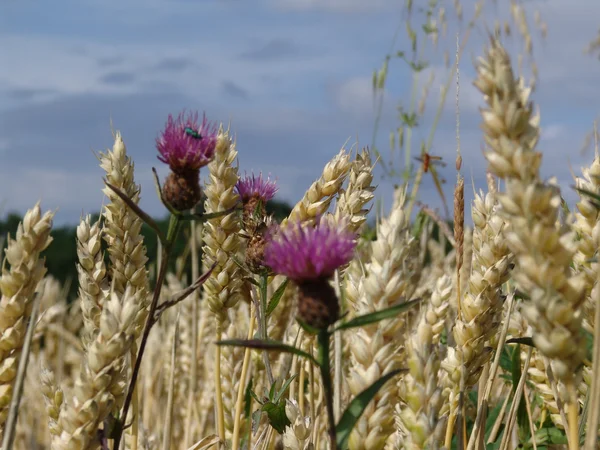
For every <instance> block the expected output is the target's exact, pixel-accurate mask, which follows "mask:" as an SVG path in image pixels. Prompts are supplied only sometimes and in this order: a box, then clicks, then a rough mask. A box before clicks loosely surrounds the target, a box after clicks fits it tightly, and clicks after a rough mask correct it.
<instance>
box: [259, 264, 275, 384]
mask: <svg viewBox="0 0 600 450" xmlns="http://www.w3.org/2000/svg"><path fill="white" fill-rule="evenodd" d="M268 281H269V280H268V275H267V274H262V275H261V276H260V311H259V312H258V317H259V318H260V337H261V339H263V340H265V341H266V340H267V338H268V336H267V284H268ZM263 359H264V363H265V368H266V369H267V378H268V379H269V383H270V384H271V385H272V384H273V383H274V381H275V378H274V377H273V371H272V370H271V362H270V361H269V354H268V352H267V351H266V350H264V351H263Z"/></svg>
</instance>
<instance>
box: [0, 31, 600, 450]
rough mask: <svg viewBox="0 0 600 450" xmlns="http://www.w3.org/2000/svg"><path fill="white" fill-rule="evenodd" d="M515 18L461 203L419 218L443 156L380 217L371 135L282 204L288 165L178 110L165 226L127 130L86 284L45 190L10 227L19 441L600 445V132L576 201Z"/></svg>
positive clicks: (117, 141)
mask: <svg viewBox="0 0 600 450" xmlns="http://www.w3.org/2000/svg"><path fill="white" fill-rule="evenodd" d="M498 31H499V30H495V31H494V32H490V35H489V40H488V41H487V42H486V43H484V44H485V47H483V48H482V49H481V55H480V58H479V59H478V60H477V61H476V63H475V64H476V67H475V68H476V74H477V77H476V79H475V82H474V85H475V87H476V88H477V90H478V91H479V92H480V95H481V98H482V100H483V101H484V104H485V106H484V107H483V108H482V109H481V118H480V121H481V133H482V135H481V137H482V141H483V142H484V148H483V153H484V156H485V159H486V161H487V181H488V183H487V188H486V189H485V190H480V191H479V192H477V193H476V194H475V198H474V201H473V202H472V203H471V204H465V196H464V190H465V180H464V178H463V174H462V172H461V164H462V159H461V154H460V144H459V142H458V143H457V147H458V148H457V157H456V174H457V178H456V183H455V186H454V188H453V192H452V195H451V198H452V201H451V203H452V204H453V208H452V211H451V212H452V220H453V222H451V223H447V222H445V221H444V220H442V219H440V217H439V215H438V214H437V213H436V212H435V211H432V210H431V209H429V208H427V207H426V206H423V207H422V208H421V210H420V211H419V213H418V214H416V217H415V214H414V213H415V212H416V210H415V206H416V205H417V204H418V203H417V188H418V185H419V183H420V182H421V180H422V178H423V177H424V176H425V174H426V173H427V172H428V171H429V170H432V169H431V168H429V167H428V166H427V163H426V162H425V159H428V158H429V155H428V154H427V155H425V156H424V157H422V161H423V164H422V165H419V166H418V169H417V173H416V177H415V178H414V179H413V180H412V181H411V182H407V183H404V184H402V185H398V186H397V187H396V188H395V191H394V194H393V204H392V206H391V208H390V210H389V212H388V213H386V214H379V213H377V214H376V216H377V217H376V221H375V223H374V225H371V224H370V223H369V221H368V217H369V214H370V212H371V210H372V209H373V205H374V202H375V200H376V198H377V196H378V190H377V187H376V182H375V179H374V168H375V166H376V164H378V160H379V157H380V155H379V153H378V151H377V149H369V148H368V147H365V148H362V149H358V148H355V147H349V148H347V147H344V148H342V149H341V150H339V151H335V150H334V151H332V152H331V153H332V157H331V160H330V161H329V162H328V163H327V164H326V165H325V167H324V168H323V171H322V173H321V174H320V175H319V174H315V178H316V179H315V181H314V183H313V184H312V185H311V186H309V187H308V189H307V190H306V193H305V195H304V196H303V197H302V198H301V199H300V200H299V201H298V202H297V203H296V205H295V206H294V207H293V209H292V211H291V213H290V214H289V216H288V217H287V218H285V219H284V220H283V221H282V222H281V223H278V222H277V221H276V220H275V219H274V218H273V217H270V216H268V215H267V213H266V208H265V205H266V204H267V202H268V201H269V200H271V199H272V198H273V196H274V195H275V193H276V192H277V189H278V188H277V182H276V181H274V180H272V179H271V178H269V177H265V176H263V175H262V174H257V173H256V174H250V175H242V174H241V171H240V169H239V167H238V165H237V158H238V152H240V153H243V152H244V149H243V148H239V149H238V147H237V143H236V141H235V139H234V137H233V136H234V132H233V130H232V129H230V128H226V127H225V126H223V125H222V124H217V123H212V122H211V121H210V120H209V119H207V117H203V118H202V119H200V118H199V116H198V114H197V113H180V114H179V115H174V116H169V118H168V120H167V121H166V125H165V127H164V129H163V130H161V131H160V133H159V137H158V138H157V141H156V148H157V151H158V156H159V159H160V161H161V162H162V163H164V164H167V165H168V166H169V169H170V172H169V175H168V176H167V177H166V179H164V180H159V179H158V176H157V179H156V181H157V186H158V193H159V194H160V197H161V201H162V202H163V204H164V206H165V210H166V211H168V213H169V214H170V223H169V228H168V231H167V232H165V231H164V230H162V229H161V228H160V227H159V226H158V225H157V224H156V222H155V221H154V220H153V219H152V218H151V217H150V216H149V215H147V214H146V213H145V212H144V211H143V210H142V209H141V208H140V207H139V205H138V203H139V200H140V196H141V191H140V186H139V185H138V184H136V181H135V179H136V173H135V171H134V161H132V159H131V158H130V156H128V153H127V148H126V144H125V142H126V135H123V136H122V135H121V133H120V132H116V133H113V138H114V145H113V147H112V148H111V149H107V150H106V151H104V152H101V153H99V154H98V159H99V165H100V168H101V171H99V175H98V176H99V177H102V178H103V180H104V183H105V187H104V189H103V193H104V194H105V197H106V198H105V203H104V206H103V209H102V213H101V215H100V218H99V219H98V220H92V217H91V216H84V217H82V218H81V221H80V223H79V225H78V227H77V258H78V264H77V275H78V276H77V280H74V282H75V283H76V284H77V298H76V299H75V300H74V301H70V300H68V298H67V295H66V291H67V290H66V289H65V286H62V285H61V284H60V283H59V282H58V281H56V280H55V279H54V278H53V277H52V276H50V275H48V274H47V269H46V266H45V260H44V251H45V250H46V249H47V248H48V247H49V246H52V245H53V242H52V226H53V224H52V220H53V212H51V211H47V212H44V210H43V209H42V206H41V205H40V204H39V203H38V204H36V205H34V206H33V207H32V208H31V209H30V210H29V211H27V213H26V214H25V216H24V218H23V220H22V222H21V223H20V224H19V228H18V230H17V232H16V234H15V235H14V236H9V238H8V240H7V242H6V244H5V248H4V251H3V254H2V262H3V266H2V276H1V277H0V290H1V294H2V298H1V301H0V329H1V331H2V335H1V338H0V361H1V366H0V408H1V409H0V436H1V439H2V448H3V449H5V450H8V449H13V448H14V449H32V450H33V449H53V450H67V449H69V450H90V449H113V450H117V449H128V450H138V449H139V450H159V449H161V450H167V449H174V450H188V449H189V450H201V449H209V448H214V449H217V448H218V449H231V450H241V449H248V450H249V449H257V450H259V449H291V450H306V449H338V450H345V449H350V450H382V449H386V450H393V449H410V450H416V449H432V450H433V449H440V450H441V449H447V450H450V449H469V450H473V449H540V450H541V449H551V448H568V449H569V450H573V449H579V448H583V449H586V450H594V449H597V448H600V445H599V444H598V432H597V430H598V428H599V421H600V367H599V365H600V284H599V283H598V282H599V281H600V264H599V263H598V254H597V253H598V252H597V250H598V248H599V246H600V150H599V148H598V135H597V132H596V131H595V132H594V137H595V140H594V142H595V147H596V150H595V154H594V155H593V156H592V157H591V158H590V159H591V161H590V162H589V165H588V166H587V167H584V168H582V169H581V171H580V173H579V174H577V176H576V178H575V180H574V182H573V183H574V185H575V187H576V189H577V193H578V195H579V200H578V202H577V204H576V205H574V207H572V208H571V209H569V207H568V205H566V204H565V202H564V200H563V193H564V190H565V189H570V187H569V186H558V185H556V184H555V183H554V182H553V181H552V180H550V181H547V180H544V179H543V178H542V176H541V175H540V170H539V169H540V164H541V162H542V158H543V149H541V148H538V147H539V146H538V140H539V137H540V112H539V110H538V108H537V106H536V104H535V90H534V89H533V88H534V87H535V86H534V82H533V81H532V80H529V81H527V80H525V78H524V77H522V76H520V75H518V73H519V70H518V69H517V67H516V64H515V62H514V61H513V59H511V57H510V56H509V53H508V52H507V51H506V49H505V47H504V45H503V39H502V33H500V32H498ZM521 31H523V33H524V34H523V36H524V42H525V48H527V42H528V41H527V36H526V30H521ZM457 59H458V55H457ZM385 76H386V73H385V71H384V72H379V73H377V72H376V74H375V77H374V86H379V87H381V85H383V83H384V78H385ZM458 119H459V111H458V105H457V121H458ZM457 139H459V136H458V137H457ZM428 162H429V163H430V164H431V165H432V167H433V166H434V160H431V161H428ZM144 195H152V193H150V192H146V193H144ZM47 206H48V205H45V207H47ZM200 207H201V211H200ZM465 215H466V216H467V218H466V219H465ZM469 215H470V217H471V219H472V226H470V225H469V223H470V222H469V220H468V217H469ZM143 225H146V226H149V227H150V228H151V229H152V230H154V231H155V236H156V239H157V240H158V242H159V244H160V245H159V254H158V255H156V256H157V257H156V262H153V263H152V264H150V260H151V258H152V257H153V256H154V255H148V254H147V251H146V244H145V241H144V237H143V235H142V233H141V228H142V226H143ZM181 236H185V239H186V251H185V252H184V253H183V254H182V255H177V256H175V255H174V251H173V246H174V242H175V241H176V239H178V238H180V237H181ZM169 263H174V266H173V265H169ZM172 267H177V268H179V270H173V269H172Z"/></svg>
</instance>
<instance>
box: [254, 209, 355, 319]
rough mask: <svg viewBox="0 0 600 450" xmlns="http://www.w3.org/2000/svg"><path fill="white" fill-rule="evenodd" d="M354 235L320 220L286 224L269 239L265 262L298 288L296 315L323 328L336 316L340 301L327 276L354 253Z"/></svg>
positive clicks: (348, 260)
mask: <svg viewBox="0 0 600 450" xmlns="http://www.w3.org/2000/svg"><path fill="white" fill-rule="evenodd" d="M355 247H356V236H355V234H354V233H351V232H349V231H347V229H346V227H345V224H344V223H342V224H330V223H328V221H327V220H321V221H320V222H319V223H318V224H317V225H316V226H314V227H313V226H309V225H305V224H302V223H293V222H292V223H288V224H287V225H286V226H284V227H282V228H280V229H279V231H278V232H277V233H276V234H275V235H274V236H273V237H272V238H271V239H270V240H269V242H268V243H267V245H266V247H265V253H264V261H265V264H266V265H267V266H268V267H270V268H271V269H272V270H273V272H275V273H277V274H281V275H285V276H286V277H288V278H289V279H291V280H292V281H294V282H295V283H296V284H297V285H298V287H299V288H300V296H299V302H298V316H299V318H300V319H301V320H302V321H304V322H305V323H307V324H308V325H311V326H312V327H315V328H319V329H322V328H326V327H327V326H328V325H331V324H332V323H334V322H335V321H336V320H337V319H338V318H339V304H338V299H337V296H336V294H335V291H334V289H333V288H332V287H331V285H330V284H329V278H331V276H332V275H333V273H334V272H335V270H336V269H337V268H338V267H340V266H343V265H345V264H347V263H348V262H350V260H351V259H352V256H353V255H354V248H355Z"/></svg>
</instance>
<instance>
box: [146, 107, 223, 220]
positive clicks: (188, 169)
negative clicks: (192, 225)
mask: <svg viewBox="0 0 600 450" xmlns="http://www.w3.org/2000/svg"><path fill="white" fill-rule="evenodd" d="M217 134H218V129H217V126H216V125H215V124H211V123H210V122H209V121H208V120H207V119H206V116H203V118H202V123H201V124H198V113H197V112H194V113H188V114H187V115H186V114H185V113H184V112H181V113H179V115H178V116H177V118H173V116H172V115H171V114H169V117H168V119H167V123H166V125H165V128H164V130H163V131H162V132H161V134H160V136H159V137H158V138H157V139H156V148H157V149H158V152H159V155H158V159H159V160H160V161H162V162H164V163H165V164H168V165H169V168H170V169H171V173H170V174H169V176H168V177H167V179H166V181H165V185H164V187H163V197H164V199H165V200H166V201H167V202H168V203H169V204H170V205H171V206H173V207H174V208H175V209H177V210H179V211H185V210H188V209H191V208H193V207H194V206H196V205H197V204H198V202H199V201H200V198H201V195H202V192H201V190H200V180H199V178H200V168H201V167H204V166H206V165H207V164H208V163H209V162H210V161H211V160H212V159H213V157H214V154H215V147H216V145H217Z"/></svg>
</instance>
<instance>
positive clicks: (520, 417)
mask: <svg viewBox="0 0 600 450" xmlns="http://www.w3.org/2000/svg"><path fill="white" fill-rule="evenodd" d="M511 374H512V391H513V395H514V394H515V393H516V391H517V386H518V385H519V380H520V379H521V344H517V346H516V347H515V348H514V349H513V355H512V365H511ZM513 398H514V397H513ZM513 401H514V400H513ZM517 422H518V424H519V428H520V429H521V431H523V432H525V433H528V432H529V421H528V418H527V409H526V408H525V399H524V398H523V396H521V399H520V401H519V405H518V407H517Z"/></svg>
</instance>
